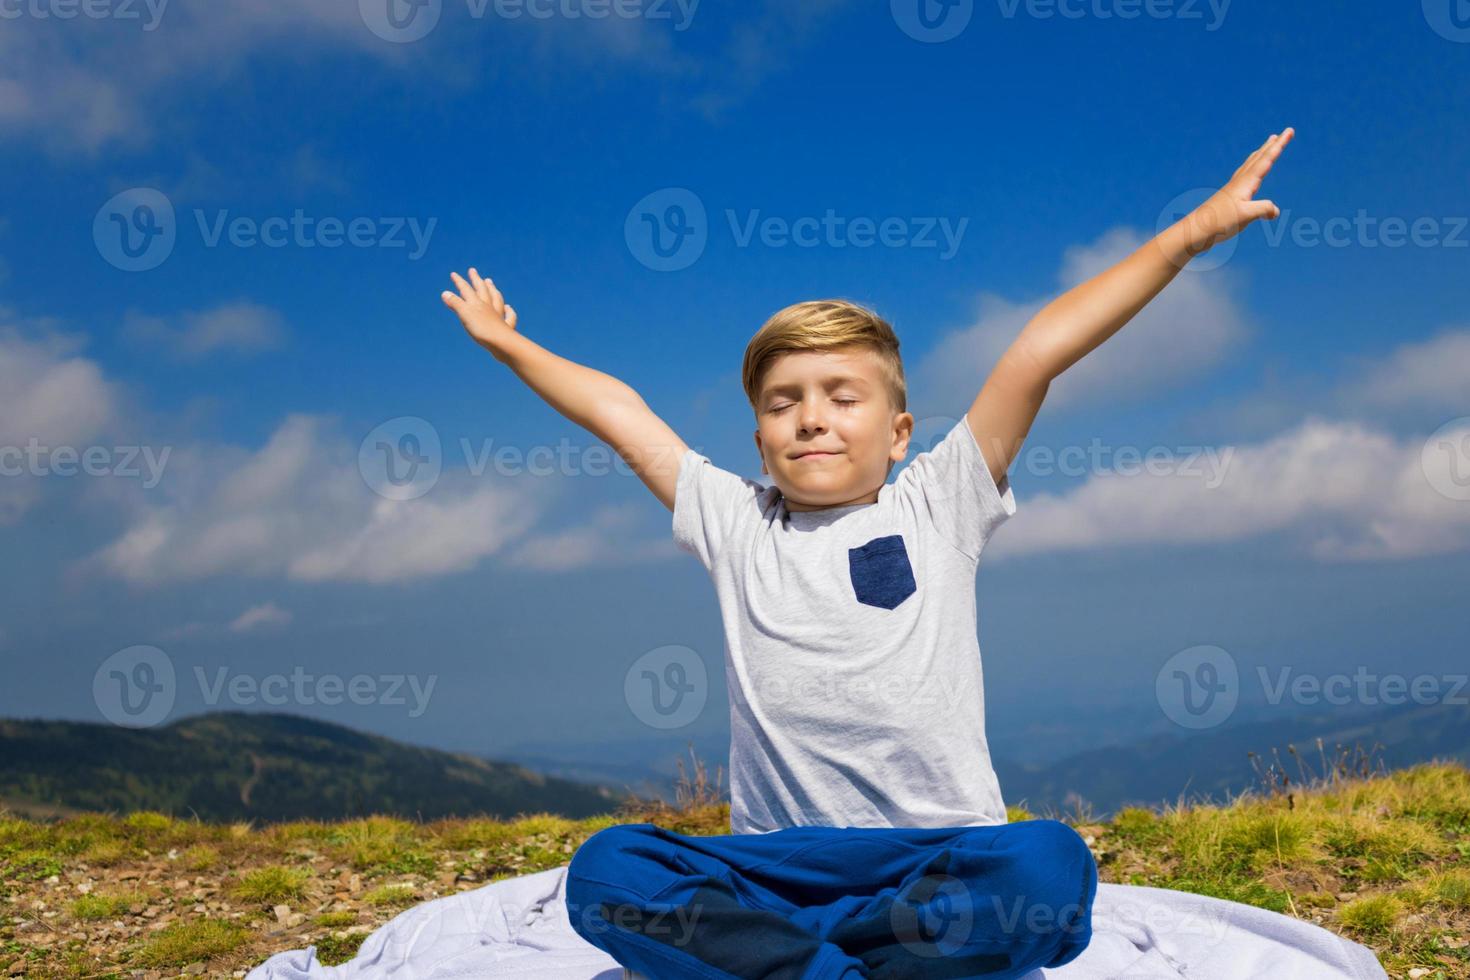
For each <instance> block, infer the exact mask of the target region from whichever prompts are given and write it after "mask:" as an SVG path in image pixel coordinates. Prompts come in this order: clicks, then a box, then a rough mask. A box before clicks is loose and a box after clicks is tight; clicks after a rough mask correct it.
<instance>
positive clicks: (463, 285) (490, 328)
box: [439, 266, 516, 357]
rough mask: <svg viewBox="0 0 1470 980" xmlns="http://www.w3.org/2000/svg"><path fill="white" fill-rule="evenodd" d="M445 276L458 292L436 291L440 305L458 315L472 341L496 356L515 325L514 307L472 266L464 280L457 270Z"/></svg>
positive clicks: (493, 283)
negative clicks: (466, 279)
mask: <svg viewBox="0 0 1470 980" xmlns="http://www.w3.org/2000/svg"><path fill="white" fill-rule="evenodd" d="M449 278H450V279H452V280H453V281H454V284H455V285H456V286H458V287H459V295H458V296H456V295H455V294H454V293H453V292H452V291H451V290H448V289H446V290H444V292H442V293H440V294H439V295H440V298H441V299H443V300H444V305H445V306H447V307H449V308H450V309H451V310H453V311H454V312H455V313H456V314H458V316H459V322H460V323H462V324H464V328H465V332H467V333H468V334H469V335H470V336H471V337H473V338H474V340H475V343H477V344H479V345H480V346H481V347H484V348H485V349H486V350H488V351H489V352H490V353H492V354H494V355H496V356H497V357H499V356H500V349H501V346H502V344H503V342H504V340H505V338H506V337H508V336H510V334H511V333H513V332H514V331H515V328H516V311H515V307H513V306H511V305H510V304H509V303H507V302H506V301H505V297H503V296H501V295H500V290H498V289H496V288H495V282H494V281H493V280H490V279H481V278H480V274H479V273H478V272H476V271H475V269H474V267H473V266H472V267H471V268H470V278H469V281H468V282H466V281H465V279H464V278H463V277H462V276H461V275H460V274H459V273H457V272H451V273H450V274H449Z"/></svg>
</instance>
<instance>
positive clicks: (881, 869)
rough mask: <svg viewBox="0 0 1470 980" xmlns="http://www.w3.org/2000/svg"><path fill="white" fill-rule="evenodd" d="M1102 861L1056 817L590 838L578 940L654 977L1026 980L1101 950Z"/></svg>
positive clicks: (576, 879)
mask: <svg viewBox="0 0 1470 980" xmlns="http://www.w3.org/2000/svg"><path fill="white" fill-rule="evenodd" d="M1096 891H1097V864H1096V862H1095V861H1094V860H1093V857H1092V852H1091V851H1089V850H1088V848H1087V845H1086V843H1084V842H1083V840H1082V838H1081V837H1079V836H1078V835H1077V832H1076V831H1074V830H1072V828H1070V827H1068V826H1067V825H1066V824H1064V823H1061V822H1059V821H1056V820H1026V821H1021V822H1018V823H1008V824H998V825H994V826H982V827H948V828H935V829H931V828H909V827H904V828H889V827H842V828H834V827H787V828H784V829H782V830H777V831H773V832H771V833H767V834H725V835H718V836H712V837H698V836H686V835H683V834H678V833H675V832H674V831H671V830H665V829H663V828H661V827H656V826H654V825H653V824H649V823H639V824H624V825H621V826H616V827H608V828H606V829H604V830H601V831H598V832H597V833H596V834H593V835H592V836H591V837H589V838H588V839H587V841H586V843H584V844H583V845H582V846H581V847H580V848H579V849H578V850H577V852H576V853H575V854H574V855H573V856H572V861H571V866H570V867H569V868H568V870H567V882H566V898H567V913H568V916H569V917H570V919H571V923H572V928H573V929H575V930H576V931H577V933H578V935H580V936H582V938H584V939H586V940H587V941H588V942H590V943H591V944H592V945H594V946H596V947H598V948H599V949H602V950H604V951H605V952H607V953H608V954H609V955H610V956H612V957H613V959H615V960H617V962H618V963H619V964H621V965H622V966H625V967H631V968H633V969H635V970H638V971H640V972H641V973H643V974H645V975H647V976H648V977H650V978H652V980H675V978H683V977H699V978H718V980H727V978H730V977H736V978H739V980H758V978H770V980H857V978H860V977H872V978H877V980H896V978H900V977H915V978H918V977H924V978H928V977H944V978H960V977H987V978H994V980H999V978H1010V977H1019V976H1022V975H1024V974H1025V973H1027V972H1029V971H1030V970H1033V969H1036V968H1037V967H1055V966H1061V965H1062V964H1063V963H1067V962H1069V961H1070V960H1072V959H1074V958H1075V957H1076V956H1077V955H1078V954H1079V953H1081V952H1082V950H1083V949H1084V948H1085V947H1086V946H1087V943H1088V941H1089V940H1090V939H1091V938H1092V915H1091V913H1092V900H1093V896H1094V894H1095V893H1096Z"/></svg>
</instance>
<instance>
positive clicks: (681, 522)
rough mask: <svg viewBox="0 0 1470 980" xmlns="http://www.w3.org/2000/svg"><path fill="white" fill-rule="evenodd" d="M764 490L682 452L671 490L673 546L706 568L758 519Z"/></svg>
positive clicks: (688, 450) (753, 481) (706, 459)
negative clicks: (677, 475) (672, 489)
mask: <svg viewBox="0 0 1470 980" xmlns="http://www.w3.org/2000/svg"><path fill="white" fill-rule="evenodd" d="M766 489H767V488H766V487H765V486H764V485H762V484H760V483H757V482H756V481H755V480H750V479H746V478H745V477H742V476H738V475H736V474H734V473H731V472H730V471H729V470H723V469H720V468H719V467H718V466H716V465H715V464H714V463H711V462H710V461H709V458H708V457H706V456H703V455H701V454H699V453H697V452H695V451H694V450H693V449H686V450H685V452H684V456H683V458H682V459H681V460H680V461H679V478H678V480H677V481H676V483H675V487H674V516H673V531H674V543H675V544H677V545H678V546H679V547H680V548H682V549H683V550H685V551H687V552H689V553H690V554H691V555H694V556H695V557H696V558H698V559H699V560H700V561H701V562H702V563H703V564H704V567H705V568H710V567H711V566H712V565H713V564H714V562H715V561H716V560H717V559H718V558H719V556H720V555H721V554H723V553H724V550H725V547H726V545H727V543H728V542H729V541H730V540H731V538H732V537H733V536H734V535H736V534H737V533H739V531H740V529H741V528H743V527H749V526H750V522H751V521H753V520H754V519H755V518H758V517H760V515H761V506H762V501H761V495H762V494H763V493H764V492H765V491H766Z"/></svg>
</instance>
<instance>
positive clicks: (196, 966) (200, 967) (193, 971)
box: [184, 960, 204, 977]
mask: <svg viewBox="0 0 1470 980" xmlns="http://www.w3.org/2000/svg"><path fill="white" fill-rule="evenodd" d="M184 972H185V973H188V974H190V975H192V976H196V977H197V976H198V975H199V974H201V973H203V972H204V964H203V963H202V962H200V961H199V960H195V961H194V962H193V963H190V964H189V965H188V966H186V967H184Z"/></svg>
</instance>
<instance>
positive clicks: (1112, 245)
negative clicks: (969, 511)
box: [912, 228, 1249, 411]
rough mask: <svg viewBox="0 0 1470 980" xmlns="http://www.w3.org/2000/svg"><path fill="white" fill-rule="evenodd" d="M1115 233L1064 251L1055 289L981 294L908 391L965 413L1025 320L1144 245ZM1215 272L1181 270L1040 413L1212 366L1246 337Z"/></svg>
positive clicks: (1056, 389) (1068, 375) (1140, 390)
mask: <svg viewBox="0 0 1470 980" xmlns="http://www.w3.org/2000/svg"><path fill="white" fill-rule="evenodd" d="M1147 240H1148V239H1147V237H1145V236H1144V235H1143V234H1142V233H1140V232H1138V231H1136V230H1133V229H1127V228H1115V229H1113V230H1111V231H1109V232H1107V233H1106V234H1104V235H1102V236H1101V237H1099V238H1098V239H1097V241H1095V242H1093V243H1091V244H1089V245H1079V246H1074V247H1072V248H1069V249H1067V250H1066V252H1065V254H1064V255H1063V258H1062V267H1061V270H1060V271H1059V273H1058V276H1057V279H1058V286H1059V289H1058V291H1057V292H1055V293H1053V294H1050V295H1047V296H1044V297H1037V298H1032V299H1025V300H1014V299H1008V298H1005V297H1003V296H998V295H995V294H993V293H986V294H982V295H981V296H980V298H979V311H978V315H977V317H976V322H975V323H974V324H973V325H971V326H969V327H967V328H965V329H963V330H960V331H957V332H955V333H953V334H950V335H949V336H947V337H945V338H944V339H942V340H941V341H940V342H939V343H938V344H937V345H936V346H935V347H934V348H933V349H931V350H930V351H928V352H927V353H926V354H925V356H924V357H923V358H921V359H920V361H919V362H918V364H917V366H916V368H915V369H914V370H913V372H912V376H913V377H914V379H915V381H916V383H915V384H914V390H915V391H922V392H923V393H924V401H925V403H926V404H931V405H961V406H965V407H968V406H969V405H970V403H971V402H972V401H974V399H975V396H976V395H977V394H978V393H979V391H980V387H981V386H982V385H983V384H984V383H985V378H986V375H988V374H989V372H990V370H991V369H992V368H993V367H994V366H995V363H996V361H997V360H999V359H1000V356H1001V355H1002V354H1003V353H1005V351H1006V349H1007V348H1008V347H1010V345H1011V343H1012V342H1013V341H1014V340H1015V339H1016V336H1017V335H1018V334H1020V332H1021V330H1022V328H1023V327H1025V326H1026V323H1027V322H1028V321H1029V320H1030V319H1031V317H1032V316H1034V315H1035V314H1036V313H1037V312H1038V311H1039V310H1040V309H1041V308H1042V307H1044V306H1045V305H1046V304H1047V303H1049V302H1050V301H1051V300H1052V299H1053V298H1054V297H1055V296H1056V295H1060V293H1061V292H1064V291H1065V290H1067V289H1070V288H1071V287H1073V286H1075V285H1078V284H1079V283H1082V282H1084V281H1086V280H1087V279H1090V278H1091V277H1092V276H1094V275H1096V274H1098V273H1100V272H1102V271H1103V270H1104V269H1107V268H1108V267H1109V266H1112V265H1114V264H1116V263H1117V262H1119V261H1121V260H1123V259H1124V258H1127V257H1128V255H1130V254H1131V253H1132V252H1133V251H1134V250H1135V249H1137V248H1138V247H1140V246H1141V245H1143V244H1144V243H1145V242H1146V241H1147ZM1226 287H1227V282H1226V280H1225V279H1223V278H1221V275H1220V271H1218V270H1215V271H1208V272H1198V271H1193V270H1191V269H1189V268H1188V267H1186V268H1185V269H1184V270H1183V271H1181V272H1180V273H1179V274H1178V275H1177V276H1175V278H1174V280H1173V282H1171V283H1170V284H1169V285H1168V286H1167V287H1165V289H1164V291H1163V292H1162V293H1160V294H1159V295H1158V296H1157V297H1155V298H1154V300H1153V302H1151V303H1150V304H1149V305H1148V306H1146V307H1144V308H1143V310H1142V311H1140V312H1139V313H1138V315H1137V316H1135V317H1134V318H1133V319H1132V320H1130V321H1129V322H1128V323H1127V325H1125V326H1124V327H1123V328H1122V329H1121V330H1119V331H1118V332H1117V333H1116V334H1114V335H1113V336H1112V337H1110V338H1109V339H1107V340H1106V341H1104V342H1103V343H1102V345H1101V346H1099V347H1098V348H1097V349H1095V350H1094V351H1092V353H1090V354H1088V355H1087V356H1086V357H1084V358H1082V360H1080V361H1078V362H1077V363H1076V364H1074V365H1072V366H1071V367H1070V368H1068V369H1067V370H1066V371H1064V372H1063V373H1062V375H1061V377H1059V378H1057V379H1056V380H1055V381H1053V382H1052V385H1051V388H1050V390H1049V391H1048V393H1047V399H1046V403H1047V409H1048V411H1055V410H1056V409H1058V408H1063V407H1071V406H1074V405H1081V404H1086V403H1090V402H1091V403H1096V402H1102V401H1106V402H1108V403H1111V404H1116V403H1118V402H1119V401H1127V400H1133V399H1136V398H1139V397H1142V396H1145V395H1148V394H1152V393H1154V392H1158V391H1165V390H1168V389H1171V388H1177V387H1179V386H1181V385H1184V384H1187V383H1189V382H1190V381H1191V380H1195V379H1198V378H1200V377H1202V376H1204V375H1205V374H1206V373H1208V372H1209V371H1210V370H1211V369H1212V368H1214V367H1216V366H1218V365H1219V364H1220V363H1222V362H1223V361H1224V360H1225V358H1226V357H1227V356H1229V355H1230V354H1231V353H1233V352H1234V350H1235V349H1236V348H1237V347H1239V346H1240V345H1242V344H1243V343H1244V341H1245V340H1246V339H1247V338H1248V336H1249V331H1248V329H1247V327H1246V323H1245V319H1244V317H1243V316H1242V314H1241V312H1240V311H1239V309H1238V307H1237V305H1236V303H1235V301H1234V299H1233V298H1232V297H1231V295H1230V293H1229V291H1228V290H1227V288H1226Z"/></svg>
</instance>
